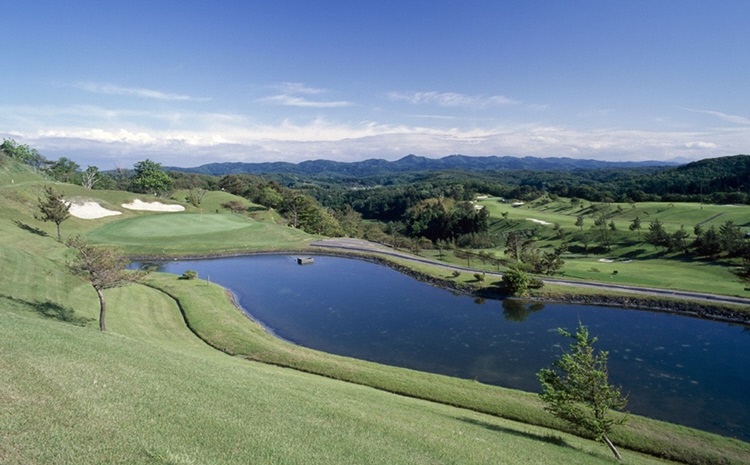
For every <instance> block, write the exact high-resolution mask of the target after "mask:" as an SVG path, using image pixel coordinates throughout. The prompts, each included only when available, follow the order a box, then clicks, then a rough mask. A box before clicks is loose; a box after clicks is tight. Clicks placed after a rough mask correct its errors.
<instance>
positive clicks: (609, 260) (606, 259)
mask: <svg viewBox="0 0 750 465" xmlns="http://www.w3.org/2000/svg"><path fill="white" fill-rule="evenodd" d="M599 261H600V262H602V263H612V262H614V260H612V259H611V258H600V259H599Z"/></svg>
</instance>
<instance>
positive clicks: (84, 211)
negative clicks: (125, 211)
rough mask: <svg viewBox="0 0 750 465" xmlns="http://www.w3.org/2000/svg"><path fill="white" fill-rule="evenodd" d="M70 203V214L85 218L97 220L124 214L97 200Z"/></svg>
mask: <svg viewBox="0 0 750 465" xmlns="http://www.w3.org/2000/svg"><path fill="white" fill-rule="evenodd" d="M67 203H68V204H69V205H70V210H69V212H70V214H71V215H73V216H75V217H76V218H82V219H84V220H95V219H97V218H104V217H106V216H115V215H122V212H118V211H116V210H108V209H106V208H104V207H102V206H101V205H99V203H97V202H76V201H74V202H67Z"/></svg>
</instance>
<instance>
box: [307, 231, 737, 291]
mask: <svg viewBox="0 0 750 465" xmlns="http://www.w3.org/2000/svg"><path fill="white" fill-rule="evenodd" d="M311 245H312V246H314V247H319V248H321V249H332V250H344V251H346V250H349V251H354V252H368V253H375V254H378V255H386V256H389V257H397V258H402V259H405V260H410V261H412V262H415V263H425V264H429V265H435V266H439V267H441V268H444V269H446V270H457V271H465V272H472V273H475V272H477V271H481V270H475V269H472V268H467V267H462V266H459V265H451V264H448V263H443V262H439V261H436V260H431V259H428V258H424V257H420V256H417V255H413V254H410V253H408V252H403V251H400V250H396V249H393V248H391V247H387V246H384V245H382V244H377V243H375V242H369V241H365V240H362V239H349V238H333V239H324V240H320V241H316V242H313V243H312V244H311ZM486 274H487V275H488V276H494V277H497V278H500V277H502V273H493V272H487V273H486ZM543 281H544V282H545V283H550V284H560V285H563V286H574V287H587V288H594V289H597V288H598V289H607V290H615V291H621V292H632V293H634V294H641V295H652V296H663V297H682V298H688V299H695V300H703V301H709V302H715V303H729V304H744V305H750V297H732V296H724V295H718V294H708V293H704V292H689V291H678V290H674V289H658V288H650V287H639V286H625V285H620V284H607V283H597V282H580V281H570V280H566V279H557V278H545V279H543Z"/></svg>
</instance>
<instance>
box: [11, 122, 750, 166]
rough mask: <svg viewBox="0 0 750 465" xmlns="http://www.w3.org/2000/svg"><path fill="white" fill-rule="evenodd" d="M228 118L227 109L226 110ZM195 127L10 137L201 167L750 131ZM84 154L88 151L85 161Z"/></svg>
mask: <svg viewBox="0 0 750 465" xmlns="http://www.w3.org/2000/svg"><path fill="white" fill-rule="evenodd" d="M219 116H221V115H219ZM190 120H191V121H192V122H193V123H195V122H199V124H196V125H194V126H192V125H191V127H181V128H175V129H160V130H157V129H153V128H149V127H146V126H138V125H135V124H129V125H120V126H118V125H117V124H115V122H113V123H112V124H106V125H100V126H97V127H91V126H83V125H79V126H73V125H70V126H65V125H58V126H55V127H48V128H47V129H44V130H32V131H25V132H16V133H14V134H9V136H10V137H13V138H15V139H16V140H18V141H19V142H22V143H28V144H30V145H32V146H33V147H36V148H38V149H39V150H40V151H41V152H42V154H44V155H45V156H47V157H49V158H56V157H59V156H68V157H71V158H73V159H75V160H76V161H77V162H78V163H79V164H81V165H82V166H85V164H87V163H89V164H97V165H98V166H101V167H103V168H111V167H112V166H113V165H115V164H116V165H118V166H131V165H132V164H133V163H135V162H136V161H139V160H142V159H143V158H145V157H149V158H151V159H154V160H157V161H159V162H161V163H164V164H166V165H174V166H197V165H201V164H204V163H209V162H213V161H278V160H285V161H290V162H299V161H303V160H309V159H317V158H325V159H331V160H342V161H352V160H361V159H364V158H385V159H396V158H400V157H402V156H404V155H406V154H409V153H415V154H419V155H424V156H429V157H442V156H445V155H450V154H455V153H461V154H465V155H515V156H539V157H548V156H556V157H571V158H595V159H601V160H666V159H671V158H676V157H690V158H693V159H696V158H705V157H710V156H719V155H731V154H736V153H742V151H743V149H744V148H745V147H747V146H748V142H750V135H748V133H747V131H726V130H725V131H715V132H679V131H674V132H668V131H646V130H616V129H612V130H605V129H599V130H581V129H575V128H570V127H563V126H550V125H534V124H529V125H496V126H491V127H484V128H472V129H462V128H457V127H452V128H450V127H449V128H438V127H428V126H409V125H393V124H383V123H379V122H373V121H363V122H360V123H356V124H342V123H334V122H331V121H328V120H326V119H323V118H317V119H314V120H311V121H308V122H306V123H299V122H293V121H291V120H284V121H281V122H279V123H278V124H257V123H256V124H253V123H251V122H249V121H248V120H247V119H245V118H243V117H241V116H233V115H226V117H225V118H223V119H222V118H218V119H213V118H212V117H211V115H209V114H206V115H200V114H199V115H191V117H190ZM79 157H89V159H82V158H79Z"/></svg>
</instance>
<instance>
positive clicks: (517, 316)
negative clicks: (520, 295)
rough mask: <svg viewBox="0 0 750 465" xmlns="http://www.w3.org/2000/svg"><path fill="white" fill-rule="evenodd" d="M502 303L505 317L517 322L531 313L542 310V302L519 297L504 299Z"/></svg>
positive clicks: (524, 319) (523, 319)
mask: <svg viewBox="0 0 750 465" xmlns="http://www.w3.org/2000/svg"><path fill="white" fill-rule="evenodd" d="M502 305H503V316H505V319H506V320H508V321H515V322H518V323H522V322H524V321H526V319H527V318H528V317H529V315H531V314H532V313H535V312H540V311H542V310H544V304H543V303H541V302H528V301H525V300H521V299H504V300H502Z"/></svg>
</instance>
